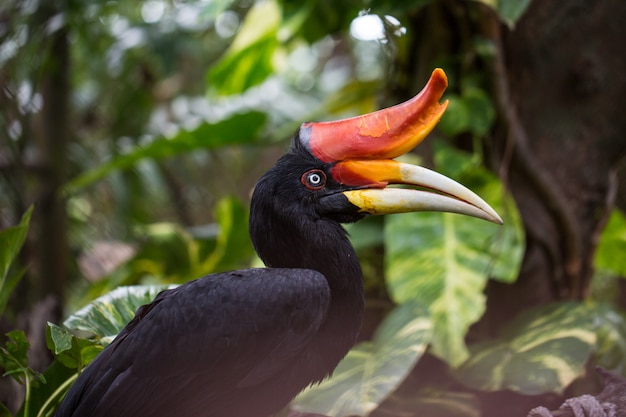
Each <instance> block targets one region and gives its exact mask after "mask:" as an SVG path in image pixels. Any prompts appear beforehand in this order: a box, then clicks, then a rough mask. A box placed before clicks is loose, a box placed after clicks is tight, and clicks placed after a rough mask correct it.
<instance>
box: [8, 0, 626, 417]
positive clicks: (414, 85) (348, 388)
mask: <svg viewBox="0 0 626 417" xmlns="http://www.w3.org/2000/svg"><path fill="white" fill-rule="evenodd" d="M625 19H626V3H625V2H623V1H622V0H603V1H597V2H586V1H570V2H561V1H558V0H543V1H538V0H534V1H532V0H478V1H470V0H414V1H406V0H383V1H376V2H374V1H368V0H349V1H331V0H306V1H292V0H265V1H253V0H243V1H239V0H197V1H196V0H189V1H171V0H148V1H142V2H122V1H110V0H108V1H104V0H87V1H71V0H54V1H41V0H14V1H10V2H3V3H2V5H0V85H1V87H2V88H1V90H0V314H1V320H0V331H1V333H2V334H3V335H4V334H5V333H8V336H7V337H5V338H4V339H3V341H2V343H1V344H0V346H3V347H2V349H1V350H0V365H1V366H2V368H3V369H4V371H5V375H4V377H3V378H2V379H1V380H0V399H1V400H2V403H3V406H2V408H1V410H2V411H3V413H4V414H2V415H23V416H29V415H33V416H35V415H37V416H39V415H49V414H50V413H51V410H52V409H53V408H54V405H55V404H56V403H58V401H59V398H60V394H61V393H62V392H63V389H66V388H67V386H68V385H69V384H71V382H72V381H73V378H74V377H75V375H76V372H78V371H79V370H80V369H82V367H84V366H85V365H86V363H88V361H89V360H90V359H91V358H93V356H94V355H95V354H97V352H99V350H101V348H102V345H104V344H106V343H107V340H110V338H111V337H113V336H114V335H115V333H116V331H117V330H119V328H121V326H123V325H124V323H125V322H126V321H127V320H129V319H130V317H132V312H133V311H134V309H135V308H136V307H137V306H138V305H141V304H142V303H144V302H147V301H149V300H150V298H151V297H153V296H154V295H155V294H156V291H158V289H160V288H163V286H166V285H175V284H177V283H181V282H185V281H188V280H190V279H195V278H198V277H201V276H203V275H206V274H209V273H212V272H218V271H224V270H230V269H237V268H245V267H250V266H261V264H260V262H259V260H258V259H257V258H256V256H255V254H254V251H253V249H252V246H251V244H250V241H249V238H248V232H247V216H248V203H249V197H250V195H251V190H252V188H253V187H254V184H255V181H256V180H257V178H258V177H259V176H260V175H261V174H262V173H263V172H265V170H267V169H268V168H269V167H270V166H271V165H272V164H273V162H274V161H275V160H276V159H277V157H278V156H280V155H281V153H282V152H283V151H284V150H285V149H286V147H287V146H288V144H289V141H290V139H291V137H292V136H293V134H294V132H295V131H296V130H297V128H298V126H299V125H300V124H301V123H302V122H305V121H320V120H330V119H338V118H342V117H348V116H353V115H356V114H362V113H366V112H371V111H374V110H376V109H379V108H381V107H386V106H390V105H393V104H396V103H399V102H401V101H404V100H406V99H408V98H410V97H412V96H414V95H415V94H417V93H418V92H419V91H420V89H421V88H422V87H423V85H424V84H425V82H426V81H427V79H428V77H429V75H430V73H431V71H432V70H433V69H434V68H436V67H441V68H443V69H444V70H445V71H446V73H447V75H448V78H449V84H450V86H449V88H448V90H447V93H446V95H445V96H444V98H445V99H448V100H449V101H450V104H449V107H448V110H447V112H446V114H445V116H444V118H443V119H442V121H441V123H440V124H439V127H438V128H437V130H436V131H435V132H434V133H432V134H431V135H430V137H429V138H428V139H427V140H426V141H425V142H424V143H423V144H422V145H421V146H420V147H419V148H418V149H416V151H415V152H414V153H412V154H411V155H409V156H408V158H410V159H412V161H413V162H419V163H420V164H422V165H424V166H428V167H431V168H433V169H435V170H437V171H439V172H441V173H443V174H445V175H448V176H451V177H453V178H455V179H456V180H458V181H460V182H462V183H463V184H465V185H466V186H468V187H469V188H472V189H473V190H475V191H477V193H478V194H480V195H481V196H483V197H484V198H485V200H486V201H488V202H489V203H490V204H491V205H493V206H494V208H496V210H497V211H498V212H500V214H501V215H502V217H503V218H504V220H505V225H504V226H503V227H498V226H495V225H491V224H486V222H481V221H480V220H473V219H466V218H462V217H457V216H455V215H452V214H441V213H420V214H415V213H412V214H406V215H401V216H392V217H389V218H370V219H367V220H366V221H364V222H361V223H359V224H357V225H350V226H349V232H350V234H351V238H352V241H353V244H354V245H355V247H356V248H357V251H358V253H359V256H360V259H361V262H362V265H363V270H364V274H365V284H366V291H367V319H366V324H365V327H364V329H363V334H362V336H361V339H362V343H361V344H360V345H358V346H357V348H356V350H355V352H353V354H350V355H349V356H348V358H347V359H346V361H345V362H344V363H343V364H342V365H341V366H340V368H339V369H338V370H337V371H336V373H335V378H333V379H331V380H330V381H328V382H326V383H324V384H321V385H320V386H318V387H315V388H314V389H312V390H310V391H308V392H305V393H304V394H303V395H302V396H301V397H299V398H298V399H297V400H296V401H295V402H294V405H293V406H292V407H293V408H294V409H298V410H305V411H315V412H318V413H323V414H327V415H329V416H350V415H359V416H366V415H372V416H379V417H381V416H418V415H420V416H424V415H427V416H432V417H437V416H445V417H454V416H459V417H479V416H484V417H490V416H499V415H521V416H523V415H526V413H527V412H528V411H529V410H530V409H532V408H534V407H535V406H538V405H545V406H547V407H548V408H553V409H555V408H558V406H559V405H560V404H561V403H562V402H563V399H564V398H567V397H570V396H573V395H580V394H582V393H590V394H593V393H596V392H598V391H599V390H600V389H601V387H602V384H601V380H600V379H599V378H598V376H597V375H596V374H595V372H594V370H593V369H594V367H595V366H596V365H601V366H603V367H604V368H606V369H608V370H611V371H614V372H616V373H618V374H624V373H626V318H625V316H624V311H625V310H624V308H626V286H625V285H624V284H625V281H624V279H623V276H625V275H626V219H625V218H624V217H623V214H622V211H620V209H623V208H625V207H626V193H625V192H624V190H623V189H622V187H623V185H622V186H621V185H620V184H621V183H620V178H621V177H622V176H623V173H622V171H621V162H622V159H623V156H624V155H625V153H626V137H625V133H626V118H625V117H624V116H623V111H622V110H621V106H620V105H619V103H620V102H621V101H622V100H623V97H625V96H626V77H624V75H623V74H624V69H626V68H625V63H626V61H624V56H626V44H625V43H624V42H623V41H624V39H625V35H626V27H625V26H624V24H623V22H624V21H625ZM126 286H133V287H131V288H130V289H126V290H122V291H123V292H120V291H119V290H118V291H117V292H114V293H111V291H113V290H115V289H116V288H120V287H123V288H126ZM107 294H108V295H107ZM101 296H104V298H100V299H98V297H101ZM96 299H98V300H97V301H95V302H94V300H96ZM85 306H87V307H85ZM47 323H49V324H47ZM108 325H110V327H107V326H108ZM3 337H4V336H3Z"/></svg>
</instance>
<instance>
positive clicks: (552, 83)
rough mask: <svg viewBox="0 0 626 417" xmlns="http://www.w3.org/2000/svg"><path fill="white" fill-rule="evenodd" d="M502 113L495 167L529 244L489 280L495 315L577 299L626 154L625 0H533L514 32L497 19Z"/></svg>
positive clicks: (585, 286)
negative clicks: (499, 277)
mask: <svg viewBox="0 0 626 417" xmlns="http://www.w3.org/2000/svg"><path fill="white" fill-rule="evenodd" d="M494 19H495V18H492V19H491V25H489V29H487V32H488V33H489V35H490V36H491V38H492V39H493V40H494V41H495V42H496V45H498V46H499V48H498V54H497V57H496V59H495V64H494V71H493V79H494V80H495V88H494V91H495V97H496V100H497V102H498V107H499V112H500V118H499V120H500V122H501V123H500V125H499V126H498V133H497V135H496V136H495V138H494V143H493V147H494V149H495V153H494V159H493V160H494V162H495V163H494V167H495V168H496V169H497V170H498V171H499V172H500V173H501V176H502V177H503V179H505V181H506V183H507V185H508V186H509V188H510V190H511V192H512V193H513V196H514V198H515V200H516V202H517V204H518V207H519V209H520V213H521V215H522V218H523V221H524V225H525V228H526V233H527V249H526V254H525V258H524V262H523V266H522V270H521V272H520V276H519V278H518V280H517V282H516V283H515V284H513V285H502V284H498V283H491V284H490V286H489V289H488V295H489V297H488V299H489V300H490V303H491V305H490V306H489V307H490V310H491V312H492V313H494V314H493V315H494V316H497V317H498V322H502V320H508V318H510V317H511V316H513V315H515V314H517V313H519V312H520V311H522V310H525V309H528V308H529V307H531V306H533V305H539V304H543V303H547V302H551V301H556V300H580V299H582V298H584V297H585V295H586V294H587V292H588V290H589V284H590V281H591V277H592V275H593V256H594V251H595V249H596V245H597V240H598V236H599V233H600V231H601V230H602V228H603V226H604V224H605V222H606V219H607V216H608V214H609V213H610V210H611V209H612V207H613V205H614V197H615V192H616V189H617V187H616V186H617V183H616V179H615V178H616V176H615V170H616V168H617V164H618V163H619V162H620V160H621V159H622V157H623V156H624V154H625V152H626V138H625V137H624V132H625V131H626V118H624V117H623V111H622V109H621V106H620V105H619V103H620V100H621V99H623V97H624V95H625V94H626V78H624V76H623V70H624V67H625V66H624V62H625V61H624V57H625V56H626V44H625V43H624V39H626V26H625V25H624V22H626V2H623V1H621V0H605V1H595V2H587V1H569V2H562V1H558V0H543V1H535V2H532V4H531V6H530V8H529V9H528V11H527V13H526V14H525V16H524V17H523V18H522V19H521V20H520V22H519V23H518V25H517V27H516V28H515V30H513V31H508V30H500V29H501V26H500V25H499V24H497V23H494V22H495V20H494Z"/></svg>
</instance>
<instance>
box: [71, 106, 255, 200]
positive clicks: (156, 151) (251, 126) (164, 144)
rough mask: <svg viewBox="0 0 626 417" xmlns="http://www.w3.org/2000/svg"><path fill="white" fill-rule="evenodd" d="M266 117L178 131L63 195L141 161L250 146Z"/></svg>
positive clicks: (91, 175)
mask: <svg viewBox="0 0 626 417" xmlns="http://www.w3.org/2000/svg"><path fill="white" fill-rule="evenodd" d="M265 121H266V115H265V114H264V113H261V112H256V111H251V112H248V113H242V114H236V115H233V116H231V117H229V118H228V119H224V120H221V121H219V122H216V123H203V124H201V125H200V126H198V127H197V128H195V129H194V130H191V131H181V132H179V133H178V134H177V135H176V136H174V137H173V138H171V139H166V138H160V139H156V140H155V141H154V142H151V143H149V144H147V145H144V146H137V147H136V148H135V149H133V150H131V151H130V152H128V153H126V154H124V155H120V156H118V157H116V158H114V159H112V160H110V161H108V162H106V163H104V164H101V165H99V166H98V167H96V168H94V169H93V170H91V171H88V172H86V173H84V174H82V175H80V176H79V177H77V178H75V179H74V180H72V181H70V182H69V183H68V184H66V186H65V188H64V192H65V193H67V194H72V193H75V192H77V191H78V190H80V189H81V188H84V187H86V186H88V185H90V184H93V183H94V182H96V181H99V180H101V179H102V178H104V177H105V176H107V175H109V174H111V173H112V172H114V171H116V170H121V169H127V168H130V167H132V166H134V165H135V164H137V162H139V161H141V160H142V159H146V158H152V159H157V160H160V159H165V158H169V157H172V156H174V155H178V154H181V153H184V152H190V151H194V150H198V149H206V150H208V149H216V148H219V147H223V146H229V145H238V144H246V143H252V142H253V141H255V140H256V138H257V137H258V134H259V132H260V130H261V128H262V127H263V126H264V125H265Z"/></svg>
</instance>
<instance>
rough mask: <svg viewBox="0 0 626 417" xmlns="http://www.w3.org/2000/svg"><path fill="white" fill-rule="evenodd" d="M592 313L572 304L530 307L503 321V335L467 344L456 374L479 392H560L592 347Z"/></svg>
mask: <svg viewBox="0 0 626 417" xmlns="http://www.w3.org/2000/svg"><path fill="white" fill-rule="evenodd" d="M594 316H595V314H594V312H593V310H592V309H591V308H589V307H588V306H586V305H584V304H580V303H574V302H564V303H555V304H551V305H547V306H541V307H538V308H535V309H533V310H531V311H528V312H526V313H524V314H522V315H520V316H519V317H518V318H516V319H515V320H513V321H512V322H511V323H510V324H509V325H507V326H506V328H505V329H504V330H503V336H502V338H500V339H498V340H496V341H493V342H488V343H481V344H477V345H475V346H472V356H471V358H470V359H469V360H468V361H467V362H466V363H465V364H463V366H462V367H461V368H460V369H459V370H458V371H457V373H456V375H457V377H458V379H459V380H460V381H461V382H463V383H464V384H466V385H467V386H468V387H471V388H473V389H480V390H483V391H497V390H505V389H509V390H512V391H516V392H519V393H521V394H525V395H538V394H543V393H548V392H553V393H562V392H563V390H564V389H565V388H566V387H567V386H568V385H569V384H570V383H571V382H572V381H574V379H576V378H578V377H579V376H581V375H582V374H583V373H584V369H585V363H586V362H587V360H588V359H589V356H590V355H591V353H592V352H593V350H594V348H595V345H596V333H595V330H594Z"/></svg>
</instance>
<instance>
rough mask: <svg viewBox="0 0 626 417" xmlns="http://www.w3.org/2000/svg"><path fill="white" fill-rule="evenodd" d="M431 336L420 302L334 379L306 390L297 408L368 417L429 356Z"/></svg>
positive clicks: (392, 319)
mask: <svg viewBox="0 0 626 417" xmlns="http://www.w3.org/2000/svg"><path fill="white" fill-rule="evenodd" d="M431 332H432V324H431V322H430V320H429V319H428V314H427V312H426V311H425V310H424V309H423V308H422V307H421V306H420V305H419V304H418V303H416V302H408V303H405V304H402V305H401V306H399V307H397V308H395V309H394V310H393V311H392V312H391V313H390V314H389V315H388V316H387V317H386V318H385V320H384V321H383V322H382V323H381V325H380V326H379V327H378V329H377V331H376V334H375V335H374V338H373V339H372V340H371V341H368V342H362V343H360V344H358V345H357V346H355V347H354V348H353V349H352V350H351V351H350V352H349V353H348V355H347V356H346V357H345V358H344V360H343V361H341V363H340V364H339V366H338V367H337V368H336V369H335V371H334V372H333V377H332V378H330V379H327V380H326V381H323V382H322V383H320V384H319V385H316V386H314V387H311V388H309V389H308V390H305V391H304V392H303V393H302V394H300V395H299V396H298V397H297V398H296V399H295V400H294V406H293V408H294V409H296V410H298V411H302V412H315V413H321V414H323V415H328V416H335V415H342V416H350V415H359V416H366V415H369V414H370V413H371V412H372V411H373V410H374V409H375V408H376V407H377V406H378V404H380V403H381V402H382V401H383V400H384V399H385V398H386V397H387V396H388V395H389V394H391V393H392V392H393V391H394V390H395V389H396V388H397V387H398V385H400V383H401V382H402V381H403V380H404V378H406V376H407V374H408V373H409V372H410V370H411V368H412V367H413V365H414V364H415V363H416V362H417V361H418V360H419V358H420V356H421V355H422V354H423V353H424V351H425V349H426V346H427V345H428V341H429V340H430V336H431Z"/></svg>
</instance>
